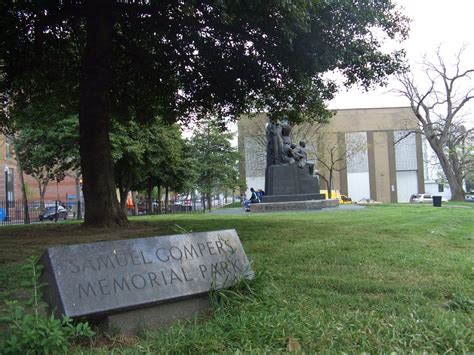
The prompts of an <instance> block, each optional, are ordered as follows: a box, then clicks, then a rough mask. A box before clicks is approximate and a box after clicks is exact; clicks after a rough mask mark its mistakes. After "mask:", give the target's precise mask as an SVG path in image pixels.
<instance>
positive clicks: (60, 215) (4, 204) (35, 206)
mask: <svg viewBox="0 0 474 355" xmlns="http://www.w3.org/2000/svg"><path fill="white" fill-rule="evenodd" d="M26 205H27V208H25V204H24V203H23V201H22V200H15V201H6V200H0V224H1V225H11V224H24V223H25V222H26V221H27V218H26V216H28V219H29V223H37V222H38V223H39V222H45V221H56V222H57V221H58V220H64V219H75V218H77V212H78V208H77V205H76V202H75V201H74V202H71V201H69V202H67V203H62V202H60V201H45V202H44V203H43V204H41V203H40V202H39V201H28V203H27V204H26ZM81 210H82V208H81ZM81 215H82V216H83V215H84V214H83V211H81Z"/></svg>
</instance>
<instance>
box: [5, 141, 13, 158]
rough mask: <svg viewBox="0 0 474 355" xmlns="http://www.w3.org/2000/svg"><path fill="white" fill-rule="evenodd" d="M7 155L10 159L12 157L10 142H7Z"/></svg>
mask: <svg viewBox="0 0 474 355" xmlns="http://www.w3.org/2000/svg"><path fill="white" fill-rule="evenodd" d="M5 157H6V158H7V159H10V158H11V157H12V150H11V147H10V143H6V142H5Z"/></svg>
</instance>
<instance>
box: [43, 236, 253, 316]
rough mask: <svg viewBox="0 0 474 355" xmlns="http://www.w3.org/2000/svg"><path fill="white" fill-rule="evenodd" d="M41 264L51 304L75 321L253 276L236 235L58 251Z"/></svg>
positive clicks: (103, 244)
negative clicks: (77, 318) (78, 318)
mask: <svg viewBox="0 0 474 355" xmlns="http://www.w3.org/2000/svg"><path fill="white" fill-rule="evenodd" d="M41 263H42V264H43V265H44V273H43V280H44V281H46V283H47V286H46V290H45V292H44V294H45V301H46V302H47V303H48V304H49V306H50V307H51V308H53V309H55V311H56V312H57V313H58V314H64V315H67V316H71V317H82V316H91V315H97V314H104V313H109V312H113V311H120V310H124V309H131V308H136V307H140V306H145V305H152V304H158V303H161V302H164V301H171V300H174V299H182V298H185V297H189V296H193V295H199V294H205V293H207V292H209V291H210V290H211V289H219V288H224V287H229V286H232V285H234V284H235V283H236V282H237V281H238V280H239V279H241V278H252V277H253V271H252V270H251V268H250V264H249V261H248V259H247V256H246V255H245V252H244V250H243V248H242V245H241V243H240V240H239V237H238V236H237V233H236V231H235V230H222V231H214V232H205V233H191V234H180V235H171V236H162V237H151V238H141V239H128V240H119V241H111V242H98V243H90V244H80V245H69V246H55V247H51V248H48V249H47V250H46V251H45V252H44V254H43V256H42V257H41Z"/></svg>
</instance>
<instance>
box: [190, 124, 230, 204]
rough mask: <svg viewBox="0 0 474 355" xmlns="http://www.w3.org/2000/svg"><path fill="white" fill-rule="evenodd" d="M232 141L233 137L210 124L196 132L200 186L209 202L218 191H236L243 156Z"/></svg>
mask: <svg viewBox="0 0 474 355" xmlns="http://www.w3.org/2000/svg"><path fill="white" fill-rule="evenodd" d="M231 138H232V135H231V134H230V133H228V132H222V131H221V130H220V129H219V128H218V127H217V126H216V125H215V124H213V123H212V122H211V121H207V122H205V123H204V124H203V125H201V127H200V128H199V129H198V130H196V131H195V133H194V135H193V137H192V139H191V142H190V143H191V149H192V152H193V153H192V155H193V159H194V161H195V164H194V168H195V172H196V176H197V180H196V185H197V187H198V189H199V190H200V191H201V193H202V194H203V195H205V196H206V197H207V198H208V200H209V199H210V195H211V194H212V193H213V192H215V191H216V190H218V189H222V188H227V187H234V186H235V182H236V181H237V173H238V172H237V170H236V165H237V161H238V158H239V154H238V152H237V150H236V148H235V147H232V145H231V142H230V139H231Z"/></svg>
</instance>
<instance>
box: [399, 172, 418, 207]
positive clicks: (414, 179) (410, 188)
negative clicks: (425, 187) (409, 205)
mask: <svg viewBox="0 0 474 355" xmlns="http://www.w3.org/2000/svg"><path fill="white" fill-rule="evenodd" d="M416 193H418V176H417V173H416V171H397V199H398V202H409V201H410V196H411V195H412V194H416Z"/></svg>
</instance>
